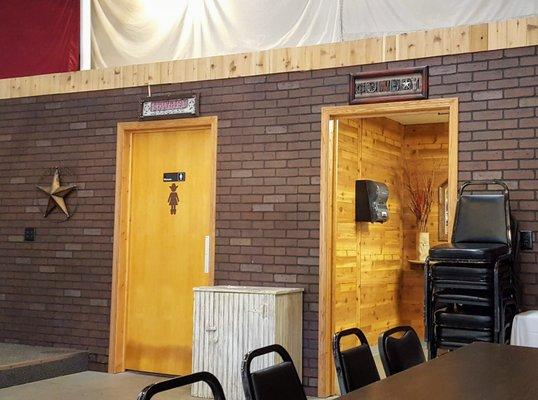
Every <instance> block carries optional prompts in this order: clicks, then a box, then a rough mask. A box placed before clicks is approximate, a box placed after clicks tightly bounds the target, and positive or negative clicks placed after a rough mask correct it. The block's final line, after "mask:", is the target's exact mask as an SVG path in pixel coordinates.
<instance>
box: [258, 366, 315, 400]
mask: <svg viewBox="0 0 538 400" xmlns="http://www.w3.org/2000/svg"><path fill="white" fill-rule="evenodd" d="M251 377H252V386H253V388H254V395H255V398H256V399H260V400H279V399H290V400H295V399H303V398H304V392H303V389H302V386H301V385H300V384H299V385H297V378H296V377H297V372H295V367H294V366H293V364H292V363H291V362H289V361H285V362H283V363H280V364H277V365H274V366H271V367H268V368H264V369H260V370H258V371H255V372H252V373H251Z"/></svg>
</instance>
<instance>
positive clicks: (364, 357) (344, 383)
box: [333, 328, 379, 394]
mask: <svg viewBox="0 0 538 400" xmlns="http://www.w3.org/2000/svg"><path fill="white" fill-rule="evenodd" d="M346 336H356V337H357V338H358V339H359V345H358V346H357V347H353V348H350V349H347V350H341V349H340V342H341V340H342V338H344V337H346ZM333 356H334V364H335V366H336V376H337V377H338V384H339V386H340V393H341V394H346V393H349V392H351V391H353V390H357V389H360V388H361V387H363V386H366V385H369V384H370V383H372V382H376V381H378V380H379V372H378V371H377V367H376V365H375V361H374V357H373V356H372V351H371V350H370V345H369V344H368V340H367V339H366V336H364V333H363V332H362V331H361V330H360V329H359V328H351V329H346V330H343V331H341V332H337V333H336V334H335V335H334V337H333Z"/></svg>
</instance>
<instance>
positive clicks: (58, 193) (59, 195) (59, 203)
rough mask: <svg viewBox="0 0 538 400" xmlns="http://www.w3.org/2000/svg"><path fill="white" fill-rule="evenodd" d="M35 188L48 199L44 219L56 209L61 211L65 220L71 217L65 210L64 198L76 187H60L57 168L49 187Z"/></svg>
mask: <svg viewBox="0 0 538 400" xmlns="http://www.w3.org/2000/svg"><path fill="white" fill-rule="evenodd" d="M37 188H38V189H39V190H41V191H42V192H43V193H45V194H46V195H47V196H48V197H49V202H48V204H47V209H46V210H45V214H44V215H43V216H44V217H47V215H49V214H50V213H51V212H52V210H54V208H56V207H58V208H59V209H60V210H62V212H63V213H64V214H65V216H66V217H67V218H69V217H70V216H71V215H70V214H69V210H68V209H67V205H66V204H65V197H66V196H67V195H68V194H69V193H71V192H72V191H73V190H75V189H76V188H77V186H76V185H69V186H62V185H61V184H60V169H59V168H58V167H56V168H55V169H54V176H53V177H52V184H51V185H50V187H43V186H37Z"/></svg>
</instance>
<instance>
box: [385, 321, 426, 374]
mask: <svg viewBox="0 0 538 400" xmlns="http://www.w3.org/2000/svg"><path fill="white" fill-rule="evenodd" d="M397 333H402V336H401V337H399V338H396V337H393V335H394V334H397ZM379 355H380V357H381V362H382V363H383V368H384V369H385V374H386V375H387V376H390V375H393V374H396V373H398V372H401V371H404V370H406V369H408V368H411V367H414V366H415V365H418V364H421V363H423V362H425V361H426V358H425V357H424V351H423V350H422V345H421V344H420V339H419V338H418V336H417V333H416V332H415V330H414V329H413V328H411V327H410V326H398V327H396V328H392V329H389V330H388V331H386V332H385V333H382V334H381V335H380V336H379Z"/></svg>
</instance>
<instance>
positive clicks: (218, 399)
mask: <svg viewBox="0 0 538 400" xmlns="http://www.w3.org/2000/svg"><path fill="white" fill-rule="evenodd" d="M197 382H205V383H207V384H208V385H209V387H210V388H211V392H212V393H213V399H215V400H226V397H224V392H223V390H222V386H221V384H220V382H219V380H218V379H217V378H216V377H215V375H213V374H210V373H209V372H196V373H194V374H192V375H186V376H180V377H178V378H172V379H168V380H166V381H162V382H158V383H154V384H153V385H149V386H146V387H145V388H144V389H143V390H142V391H141V392H140V394H139V395H138V397H137V400H149V399H151V398H152V397H153V396H155V395H156V394H157V393H161V392H165V391H167V390H172V389H176V388H179V387H182V386H187V385H192V384H193V383H197Z"/></svg>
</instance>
